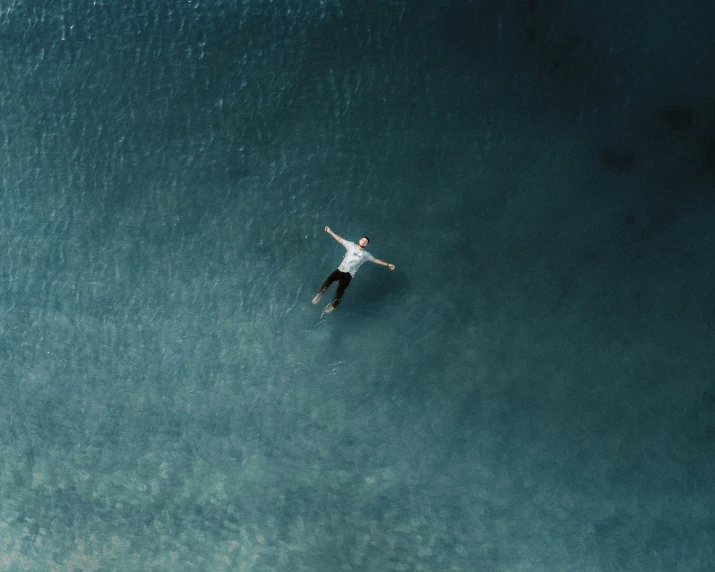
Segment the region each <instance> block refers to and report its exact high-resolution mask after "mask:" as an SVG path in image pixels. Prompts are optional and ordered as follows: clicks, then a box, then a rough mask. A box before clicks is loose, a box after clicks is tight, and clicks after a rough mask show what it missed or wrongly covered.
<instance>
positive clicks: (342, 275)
mask: <svg viewBox="0 0 715 572" xmlns="http://www.w3.org/2000/svg"><path fill="white" fill-rule="evenodd" d="M336 280H337V281H338V291H337V292H336V293H335V300H333V308H336V307H337V305H338V304H340V300H342V299H343V294H344V293H345V288H347V287H348V284H350V280H352V276H351V274H350V273H349V272H341V271H340V270H336V271H335V272H333V273H332V274H331V275H330V276H328V278H327V280H325V282H323V285H322V286H321V287H320V293H321V294H323V293H325V291H326V290H327V289H328V288H329V287H330V285H331V284H332V283H333V282H335V281H336Z"/></svg>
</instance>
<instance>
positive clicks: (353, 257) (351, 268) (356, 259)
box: [338, 240, 375, 276]
mask: <svg viewBox="0 0 715 572" xmlns="http://www.w3.org/2000/svg"><path fill="white" fill-rule="evenodd" d="M341 243H342V245H343V246H344V247H345V250H347V252H346V253H345V256H344V257H343V261H342V262H341V263H340V266H338V270H340V271H341V272H349V273H350V275H351V276H355V273H356V272H357V269H358V268H360V266H362V263H363V262H365V261H369V262H374V261H375V257H374V256H373V255H372V254H370V253H369V252H368V251H367V250H363V249H362V248H360V247H359V246H358V245H357V244H355V243H354V242H350V241H349V240H342V241H341Z"/></svg>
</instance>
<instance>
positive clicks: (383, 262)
mask: <svg viewBox="0 0 715 572" xmlns="http://www.w3.org/2000/svg"><path fill="white" fill-rule="evenodd" d="M374 262H375V264H379V265H380V266H387V267H388V268H389V269H390V270H394V269H395V265H394V264H388V263H387V262H385V261H384V260H380V259H379V258H376V259H375V260H374Z"/></svg>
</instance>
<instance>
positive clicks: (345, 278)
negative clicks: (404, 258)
mask: <svg viewBox="0 0 715 572" xmlns="http://www.w3.org/2000/svg"><path fill="white" fill-rule="evenodd" d="M325 232H327V233H328V234H329V235H330V236H332V237H333V238H334V239H335V240H337V241H338V242H339V243H340V244H342V245H343V246H344V247H345V250H347V252H346V253H345V256H344V257H343V261H342V262H341V263H340V266H338V269H337V270H336V271H335V272H333V273H332V274H331V275H330V276H328V278H327V279H326V280H325V282H323V285H322V286H321V287H320V292H318V294H317V295H316V296H315V298H313V304H317V303H318V302H320V298H322V296H323V294H325V291H326V290H327V289H328V288H329V287H330V285H331V284H332V283H333V282H335V281H336V280H337V281H338V291H337V292H336V293H335V299H334V300H333V302H332V303H331V304H328V305H327V307H326V308H325V311H326V312H332V311H333V310H335V308H337V307H338V304H340V301H341V300H342V299H343V294H344V293H345V289H346V288H347V287H348V285H349V284H350V280H352V278H353V276H355V273H356V272H357V270H358V268H360V266H362V263H363V262H365V261H366V260H369V261H370V262H374V263H375V264H379V265H380V266H387V267H388V268H389V269H390V270H394V269H395V265H394V264H388V263H387V262H383V261H382V260H379V259H378V258H375V257H374V256H373V255H372V254H370V253H369V252H368V251H367V250H365V247H366V246H367V245H368V243H369V242H370V239H369V238H368V237H367V236H363V237H362V238H361V239H360V240H359V241H358V243H357V244H355V243H354V242H350V241H349V240H344V239H342V238H340V237H339V236H338V235H337V234H335V233H334V232H333V231H332V230H330V227H329V226H326V227H325Z"/></svg>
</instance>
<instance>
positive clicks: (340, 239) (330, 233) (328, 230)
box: [325, 226, 343, 244]
mask: <svg viewBox="0 0 715 572" xmlns="http://www.w3.org/2000/svg"><path fill="white" fill-rule="evenodd" d="M325 232H327V233H328V234H329V235H330V236H332V237H333V238H334V239H335V240H337V241H338V242H339V243H340V244H342V243H343V239H342V238H340V237H339V236H338V235H337V234H335V233H334V232H333V231H332V230H330V227H329V226H326V227H325Z"/></svg>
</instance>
